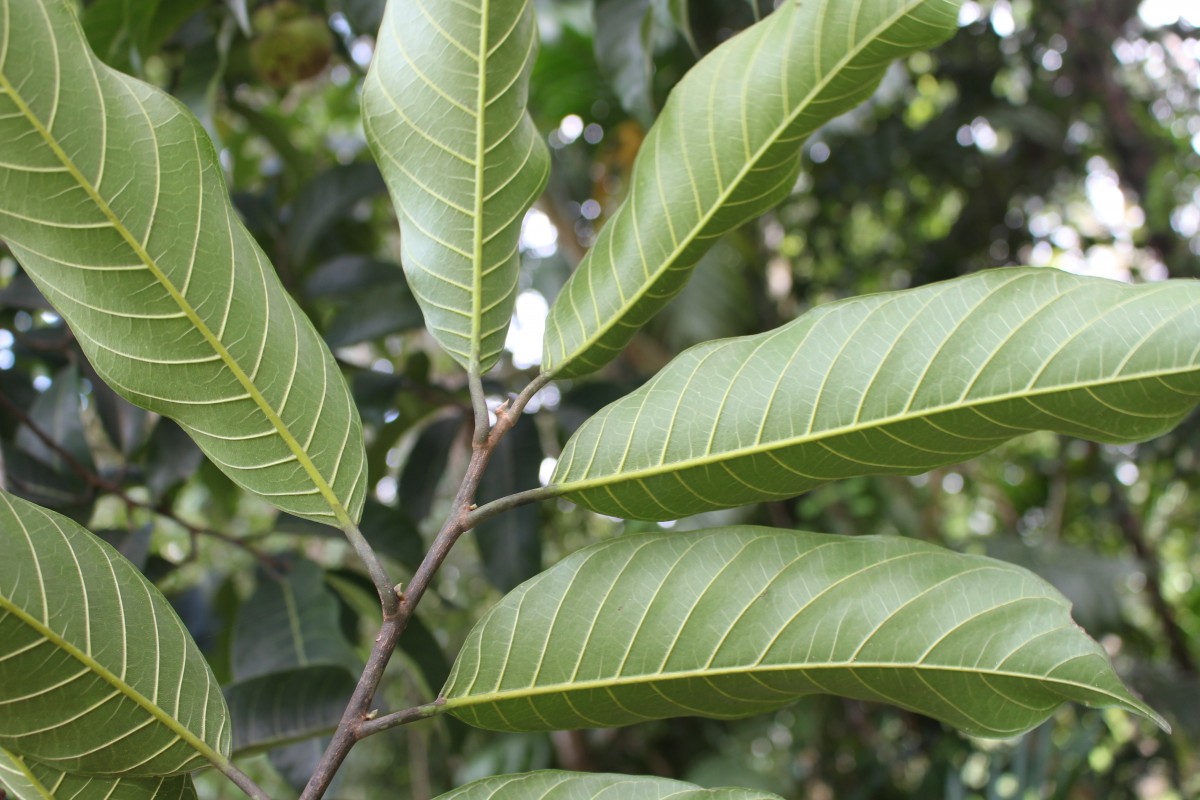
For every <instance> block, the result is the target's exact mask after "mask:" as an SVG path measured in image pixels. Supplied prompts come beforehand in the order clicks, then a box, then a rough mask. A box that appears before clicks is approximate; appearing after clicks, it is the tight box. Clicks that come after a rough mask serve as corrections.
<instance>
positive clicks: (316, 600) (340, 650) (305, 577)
mask: <svg viewBox="0 0 1200 800" xmlns="http://www.w3.org/2000/svg"><path fill="white" fill-rule="evenodd" d="M339 614H340V607H339V606H338V599H337V595H335V594H334V593H333V590H332V589H330V588H329V587H327V586H326V585H325V572H324V570H322V569H321V567H319V566H318V565H317V564H314V563H313V562H311V561H308V560H303V559H302V560H300V561H298V562H296V564H295V565H294V566H293V567H292V568H291V569H290V570H289V571H288V573H287V574H286V575H282V576H278V577H270V576H261V577H260V579H259V582H258V587H257V588H256V589H255V590H254V594H252V595H250V597H249V599H247V600H246V602H245V603H243V604H242V606H241V608H240V609H239V610H238V615H237V619H236V620H235V622H234V628H233V658H232V660H233V675H234V678H236V679H237V680H239V681H243V680H246V679H248V678H254V677H258V676H260V675H269V674H271V673H275V672H280V671H284V670H290V669H292V668H294V667H310V666H317V665H322V664H324V665H332V666H339V667H342V668H343V669H345V670H346V671H348V672H350V673H352V674H357V673H358V671H359V670H360V669H361V668H362V661H361V660H360V659H359V657H358V654H357V653H355V651H354V647H353V646H352V645H351V644H350V642H348V641H347V640H346V637H345V636H344V635H343V633H342V628H341V624H340V622H339Z"/></svg>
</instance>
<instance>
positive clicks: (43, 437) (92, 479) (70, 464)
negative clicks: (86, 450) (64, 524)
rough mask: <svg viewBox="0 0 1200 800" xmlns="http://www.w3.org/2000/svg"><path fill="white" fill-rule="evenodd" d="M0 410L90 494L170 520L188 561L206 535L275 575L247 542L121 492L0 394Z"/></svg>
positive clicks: (273, 565)
mask: <svg viewBox="0 0 1200 800" xmlns="http://www.w3.org/2000/svg"><path fill="white" fill-rule="evenodd" d="M0 407H2V408H4V410H5V411H7V412H8V413H10V414H12V416H13V417H15V418H16V419H17V421H19V422H20V423H21V424H22V425H24V426H25V427H26V428H27V429H28V430H29V432H30V433H32V434H33V435H34V436H35V437H37V439H38V441H40V442H41V443H42V444H44V445H46V447H47V448H48V449H49V450H51V451H52V452H53V453H54V454H55V455H57V456H58V457H59V458H61V459H62V462H63V463H64V464H66V466H67V468H68V469H70V470H71V472H74V473H75V474H76V475H78V476H79V477H80V478H81V479H82V480H83V481H84V483H86V484H87V485H88V487H89V488H90V489H92V490H93V491H94V492H99V493H103V494H111V495H114V496H116V497H117V498H119V499H120V500H121V502H123V503H124V504H125V507H126V508H128V509H134V508H140V509H143V510H145V511H149V512H150V513H152V514H155V515H157V516H160V517H164V518H166V519H169V520H171V521H172V522H174V523H175V524H176V525H178V526H179V527H181V528H183V529H184V530H185V531H187V533H188V536H189V537H190V539H191V542H192V553H191V555H190V556H189V558H190V557H194V556H195V553H196V547H195V545H196V540H197V538H199V537H201V536H206V537H208V538H210V539H216V540H217V541H219V542H223V543H225V544H227V545H230V546H232V547H237V548H239V549H241V550H244V551H245V552H247V553H249V554H250V555H252V556H254V558H255V559H256V560H257V561H258V562H259V564H261V565H262V567H263V568H264V569H265V570H266V571H267V572H268V573H270V574H272V575H275V574H277V572H278V568H279V562H278V560H277V559H275V558H273V557H272V556H270V555H269V554H267V553H264V552H262V551H261V550H259V549H258V548H256V547H254V546H253V545H251V544H249V543H248V542H244V541H242V540H241V539H239V538H237V537H235V536H230V535H229V534H227V533H221V532H220V531H214V530H212V529H210V528H205V527H203V526H201V525H194V524H193V523H191V522H188V521H187V520H186V519H183V518H182V517H180V516H179V515H178V514H176V513H175V511H174V509H172V508H170V507H169V506H168V505H166V504H165V503H148V502H146V501H144V500H139V499H137V498H136V497H133V496H132V495H130V494H129V493H128V492H127V491H125V488H124V487H123V486H121V484H119V483H116V482H114V481H110V480H108V479H107V478H105V477H104V476H103V475H100V474H98V473H97V472H96V471H95V470H92V469H89V468H88V467H87V465H85V464H83V463H82V462H81V461H80V460H79V459H78V458H76V457H75V454H74V453H72V452H71V451H70V450H68V449H67V448H65V447H63V446H62V445H61V444H60V443H59V442H57V441H56V440H55V439H54V437H52V436H51V435H50V434H49V433H47V432H46V431H45V430H43V429H42V427H41V426H40V425H38V423H37V421H36V420H34V419H33V417H31V416H29V414H28V413H26V412H25V409H23V408H21V407H20V406H18V405H17V404H16V403H14V402H13V401H12V400H11V399H10V398H9V397H8V396H7V395H5V394H4V393H3V392H0Z"/></svg>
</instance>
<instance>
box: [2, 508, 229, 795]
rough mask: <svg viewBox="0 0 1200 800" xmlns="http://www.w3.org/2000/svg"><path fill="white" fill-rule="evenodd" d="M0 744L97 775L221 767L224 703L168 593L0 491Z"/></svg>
mask: <svg viewBox="0 0 1200 800" xmlns="http://www.w3.org/2000/svg"><path fill="white" fill-rule="evenodd" d="M0 553H3V554H4V557H3V558H0V708H3V713H0V747H4V748H6V749H8V750H10V751H12V752H14V753H18V754H20V755H22V756H30V757H33V758H35V759H37V760H39V761H41V762H44V763H45V764H47V765H48V766H51V767H54V768H57V769H62V770H65V771H69V772H84V773H89V774H117V773H130V774H133V775H166V774H172V773H182V772H186V771H189V770H192V769H196V768H198V767H201V766H203V765H204V763H205V761H206V760H207V761H211V762H213V763H222V762H223V760H224V758H225V756H226V755H227V754H228V752H229V739H230V728H229V720H228V716H229V715H228V710H227V708H226V707H225V700H224V698H222V697H221V692H220V689H219V688H218V686H217V682H216V679H215V678H214V677H213V674H212V671H211V670H210V669H209V667H208V663H207V662H206V661H205V660H204V657H203V656H202V655H201V654H200V651H199V649H198V648H197V647H196V645H195V643H194V642H193V641H192V639H191V637H190V636H189V635H188V632H187V631H186V630H185V629H184V627H183V623H182V622H180V620H179V617H178V615H176V613H175V611H174V610H173V609H172V608H171V605H170V604H169V603H168V602H167V600H166V598H164V597H163V596H162V594H161V593H159V591H158V590H157V589H156V588H154V586H153V585H151V584H150V583H149V582H148V581H147V580H146V579H145V578H143V577H142V575H141V573H140V572H138V571H137V570H136V569H135V568H134V567H133V565H131V564H130V563H129V562H128V561H126V560H125V559H123V558H122V557H121V556H120V555H119V554H117V552H116V551H115V550H113V549H112V548H111V547H110V546H109V545H107V544H105V543H104V542H102V541H101V540H100V539H98V538H96V537H95V536H93V535H92V534H90V533H88V532H87V531H86V530H84V529H83V528H81V527H80V526H78V525H76V524H75V523H73V522H71V521H70V520H68V519H66V518H65V517H62V516H59V515H58V514H54V513H51V512H49V511H46V510H44V509H41V508H39V507H37V506H35V505H33V504H32V503H27V502H25V501H24V500H20V499H18V498H16V497H13V496H11V495H8V494H5V493H3V492H0Z"/></svg>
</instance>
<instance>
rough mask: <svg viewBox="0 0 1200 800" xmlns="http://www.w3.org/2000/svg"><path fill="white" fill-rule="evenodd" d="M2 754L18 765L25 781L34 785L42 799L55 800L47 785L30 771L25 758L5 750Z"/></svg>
mask: <svg viewBox="0 0 1200 800" xmlns="http://www.w3.org/2000/svg"><path fill="white" fill-rule="evenodd" d="M0 754H2V755H7V756H8V759H9V761H12V762H13V763H14V764H16V765H17V769H18V770H19V771H20V774H21V775H24V776H25V779H26V780H27V781H29V782H30V783H31V784H32V785H33V788H34V789H36V790H37V793H38V795H39V796H40V797H44V798H45V800H54V795H52V794H50V790H49V789H47V788H46V786H45V784H43V783H42V782H41V780H39V779H38V777H37V776H36V775H34V774H33V771H32V770H30V769H29V766H28V765H27V764H26V763H25V759H24V758H22V757H21V756H19V755H17V754H16V753H13V752H10V751H8V750H4V749H3V748H0ZM0 783H2V782H0ZM14 791H15V790H14Z"/></svg>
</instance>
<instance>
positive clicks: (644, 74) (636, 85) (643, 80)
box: [593, 0, 655, 128]
mask: <svg viewBox="0 0 1200 800" xmlns="http://www.w3.org/2000/svg"><path fill="white" fill-rule="evenodd" d="M593 8H594V10H593V14H594V15H595V23H596V35H595V49H596V63H597V64H599V65H600V69H601V71H602V72H603V73H604V75H605V77H607V78H608V80H609V83H611V84H612V86H613V89H614V90H615V91H616V93H617V97H618V98H620V100H621V105H622V106H623V107H624V108H625V110H626V111H628V112H629V113H630V115H632V116H634V117H636V118H637V119H638V121H639V122H641V123H642V125H643V126H645V127H647V128H648V127H650V124H651V123H652V122H654V114H655V108H654V59H653V56H654V0H596V3H595V5H594V7H593Z"/></svg>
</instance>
